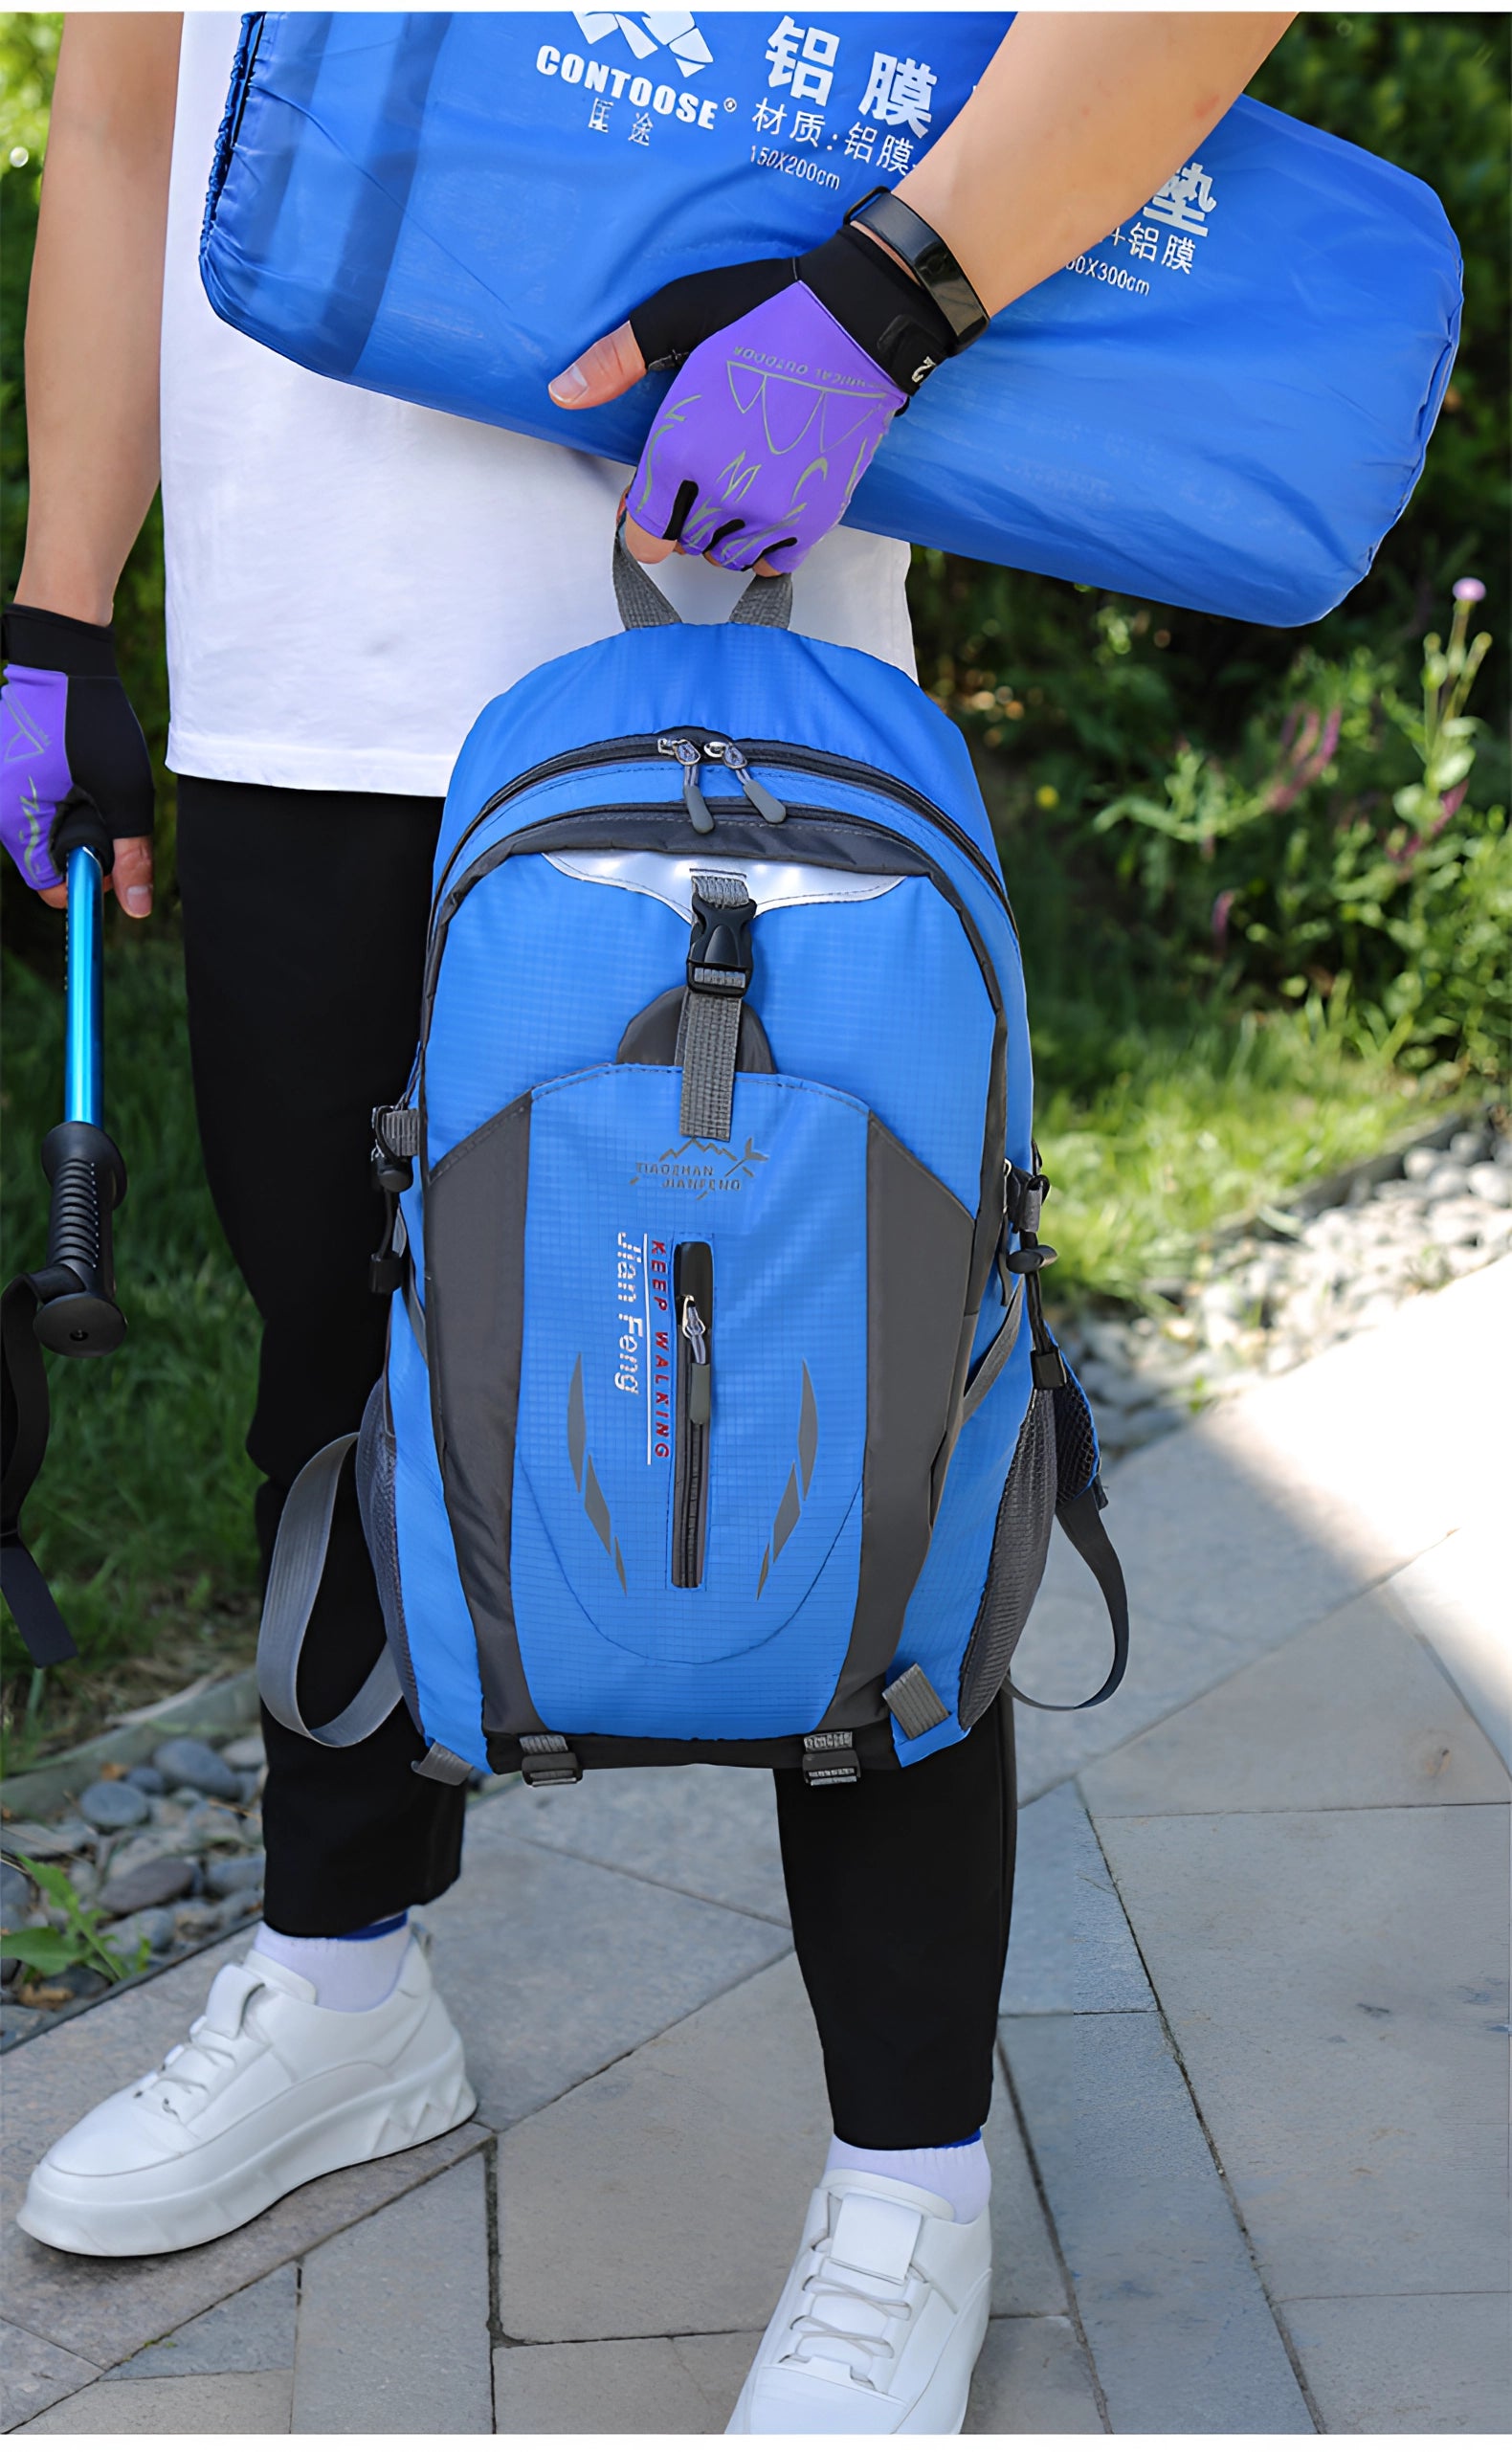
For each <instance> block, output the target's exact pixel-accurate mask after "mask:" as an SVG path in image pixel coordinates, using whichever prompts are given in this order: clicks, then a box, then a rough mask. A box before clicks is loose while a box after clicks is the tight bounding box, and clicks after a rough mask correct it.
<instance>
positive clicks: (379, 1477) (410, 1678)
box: [357, 1377, 422, 1728]
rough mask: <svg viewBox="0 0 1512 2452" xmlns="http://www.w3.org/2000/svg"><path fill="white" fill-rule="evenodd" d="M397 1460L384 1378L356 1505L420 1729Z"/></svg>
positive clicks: (370, 1413) (367, 1420)
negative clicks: (403, 1575) (402, 1577)
mask: <svg viewBox="0 0 1512 2452" xmlns="http://www.w3.org/2000/svg"><path fill="white" fill-rule="evenodd" d="M395 1455H396V1449H395V1444H394V1435H393V1423H392V1421H391V1420H390V1418H389V1382H388V1379H387V1377H384V1378H382V1379H380V1380H379V1381H378V1382H377V1384H376V1385H375V1387H374V1389H373V1392H372V1394H371V1395H370V1396H369V1397H368V1399H367V1404H366V1405H365V1407H364V1408H363V1420H362V1428H361V1430H360V1431H359V1432H358V1434H357V1505H358V1510H359V1512H360V1514H361V1516H362V1521H363V1536H364V1538H365V1540H366V1541H367V1554H368V1556H369V1558H370V1559H371V1560H372V1569H373V1580H374V1582H375V1583H376V1584H377V1586H378V1605H379V1607H380V1608H381V1610H382V1611H383V1622H384V1631H385V1633H386V1634H387V1636H388V1638H389V1651H390V1652H391V1653H392V1655H393V1662H394V1666H395V1668H396V1669H397V1670H398V1672H399V1683H400V1684H401V1685H402V1686H403V1688H404V1699H405V1702H406V1703H407V1704H408V1705H409V1707H410V1717H411V1720H412V1721H413V1722H414V1725H415V1727H416V1728H420V1727H421V1726H422V1722H421V1717H420V1697H419V1691H418V1688H417V1687H416V1685H415V1682H414V1668H413V1665H412V1663H411V1659H410V1637H409V1633H408V1631H407V1629H406V1626H405V1622H404V1593H403V1590H402V1588H401V1586H400V1582H399V1524H398V1516H397V1512H396V1509H395V1505H394V1460H395Z"/></svg>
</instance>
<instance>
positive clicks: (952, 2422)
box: [724, 2274, 991, 2436]
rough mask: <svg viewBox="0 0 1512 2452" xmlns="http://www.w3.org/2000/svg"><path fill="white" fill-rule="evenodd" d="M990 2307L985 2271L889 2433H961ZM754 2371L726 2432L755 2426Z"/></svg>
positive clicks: (807, 2430)
mask: <svg viewBox="0 0 1512 2452" xmlns="http://www.w3.org/2000/svg"><path fill="white" fill-rule="evenodd" d="M990 2310H991V2276H990V2274H989V2275H988V2277H987V2278H986V2280H985V2281H984V2283H983V2285H982V2289H981V2294H980V2300H979V2304H978V2305H977V2306H976V2307H967V2308H964V2309H963V2311H962V2315H961V2320H960V2323H959V2325H958V2326H957V2327H956V2329H955V2330H954V2331H953V2332H952V2333H951V2334H950V2337H949V2339H948V2340H947V2341H946V2343H945V2348H944V2350H943V2351H942V2352H941V2353H940V2364H939V2366H938V2367H937V2368H936V2369H935V2372H934V2374H932V2375H931V2377H930V2378H929V2381H928V2383H927V2384H926V2385H925V2386H924V2389H923V2392H922V2393H921V2394H920V2396H919V2398H918V2399H917V2401H915V2403H914V2405H913V2408H912V2409H911V2410H910V2411H909V2412H908V2415H907V2417H906V2418H905V2419H903V2420H902V2421H901V2424H900V2425H899V2426H897V2427H890V2428H889V2429H888V2430H887V2432H888V2433H889V2434H896V2435H959V2434H960V2432H961V2429H962V2427H963V2425H964V2424H965V2422H966V2412H967V2402H968V2401H969V2400H970V2397H971V2378H972V2376H973V2375H974V2374H975V2373H976V2362H977V2360H978V2358H979V2357H980V2356H981V2354H982V2344H983V2342H984V2341H985V2340H986V2339H987V2320H988V2316H989V2313H990ZM967 2342H969V2344H970V2354H969V2356H968V2357H967V2361H966V2366H965V2370H964V2372H963V2370H962V2368H961V2366H960V2364H959V2363H958V2362H959V2350H958V2345H960V2346H961V2347H964V2346H965V2344H966V2343H967ZM759 2354H760V2353H758V2357H759ZM756 2375H757V2369H756V2368H755V2367H753V2368H752V2369H751V2372H750V2374H748V2375H747V2376H746V2378H745V2383H744V2384H743V2385H742V2386H741V2396H740V2399H739V2400H738V2401H737V2402H736V2404H735V2410H734V2415H733V2416H732V2418H731V2419H730V2422H729V2424H728V2426H727V2427H726V2428H725V2430H724V2432H725V2434H726V2435H752V2434H754V2433H755V2432H756V2429H755V2428H753V2426H752V2425H751V2419H750V2413H751V2402H752V2399H753V2398H754V2396H755V2389H756ZM856 2412H857V2416H858V2417H859V2416H861V2415H863V2406H862V2396H861V2395H860V2394H859V2393H858V2394H857V2395H856ZM765 2431H766V2430H763V2432H765ZM838 2431H840V2430H836V2429H834V2428H819V2427H812V2428H811V2427H804V2428H796V2427H795V2428H794V2429H793V2430H792V2432H793V2433H794V2434H799V2433H801V2434H805V2435H811V2436H813V2435H818V2434H821V2433H834V2432H838ZM843 2431H844V2432H845V2433H846V2434H854V2435H869V2434H872V2433H874V2432H876V2430H875V2429H873V2428H871V2427H866V2426H855V2427H847V2428H846V2429H844V2430H843ZM785 2432H786V2430H785Z"/></svg>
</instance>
